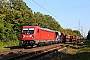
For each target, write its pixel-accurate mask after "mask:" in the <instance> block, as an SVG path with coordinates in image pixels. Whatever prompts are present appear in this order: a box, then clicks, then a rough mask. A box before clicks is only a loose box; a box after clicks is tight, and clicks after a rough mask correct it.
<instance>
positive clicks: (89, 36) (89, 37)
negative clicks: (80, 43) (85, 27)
mask: <svg viewBox="0 0 90 60" xmlns="http://www.w3.org/2000/svg"><path fill="white" fill-rule="evenodd" d="M87 39H88V40H90V30H89V31H88V35H87Z"/></svg>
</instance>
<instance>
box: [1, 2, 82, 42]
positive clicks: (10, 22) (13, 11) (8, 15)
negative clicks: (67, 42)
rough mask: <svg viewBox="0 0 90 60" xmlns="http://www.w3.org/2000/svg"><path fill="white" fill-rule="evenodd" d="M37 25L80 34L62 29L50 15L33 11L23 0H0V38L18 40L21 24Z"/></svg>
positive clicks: (78, 33)
mask: <svg viewBox="0 0 90 60" xmlns="http://www.w3.org/2000/svg"><path fill="white" fill-rule="evenodd" d="M25 25H30V26H32V25H35V26H36V25H38V26H40V27H43V28H48V29H51V30H56V31H60V32H65V33H66V34H70V35H75V36H81V34H80V32H79V31H78V30H72V29H64V28H63V27H61V25H60V24H59V23H58V22H57V21H56V20H55V19H54V18H53V17H52V16H50V15H44V14H42V13H40V12H33V10H32V9H31V8H29V7H28V6H27V5H26V3H25V2H23V0H0V40H2V41H8V40H19V36H20V32H21V28H22V26H25Z"/></svg>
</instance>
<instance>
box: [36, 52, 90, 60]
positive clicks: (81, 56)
mask: <svg viewBox="0 0 90 60" xmlns="http://www.w3.org/2000/svg"><path fill="white" fill-rule="evenodd" d="M35 60H90V52H83V53H77V54H74V55H72V54H66V53H61V52H57V53H53V54H48V55H46V56H44V57H40V58H38V59H35Z"/></svg>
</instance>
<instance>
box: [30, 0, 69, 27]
mask: <svg viewBox="0 0 90 60" xmlns="http://www.w3.org/2000/svg"><path fill="white" fill-rule="evenodd" d="M32 1H33V2H34V3H35V4H37V5H38V6H40V7H41V8H43V9H44V10H45V11H47V12H49V13H50V14H51V15H53V16H54V17H56V18H57V19H59V20H60V21H62V22H63V23H65V24H66V26H69V24H67V23H66V22H64V21H63V20H61V19H60V18H58V17H57V16H56V15H54V14H53V13H51V12H50V11H48V10H47V9H45V8H44V7H42V6H41V5H40V4H39V3H37V2H36V1H34V0H32ZM44 1H45V0H44ZM45 2H46V1H45ZM46 3H47V2H46ZM47 4H48V3H47ZM48 5H49V4H48ZM49 6H50V5H49ZM50 7H51V6H50ZM51 8H52V7H51ZM52 10H53V11H54V12H55V13H56V11H55V10H54V9H53V8H52ZM56 14H57V13H56Z"/></svg>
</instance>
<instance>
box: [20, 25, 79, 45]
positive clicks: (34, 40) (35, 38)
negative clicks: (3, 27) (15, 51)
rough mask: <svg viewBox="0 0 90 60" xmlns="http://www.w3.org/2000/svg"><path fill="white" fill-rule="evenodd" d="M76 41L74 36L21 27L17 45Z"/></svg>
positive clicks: (37, 28)
mask: <svg viewBox="0 0 90 60" xmlns="http://www.w3.org/2000/svg"><path fill="white" fill-rule="evenodd" d="M76 40H78V39H77V38H76V36H70V35H66V34H65V33H63V32H59V31H54V30H50V29H47V28H41V27H39V26H23V27H22V31H21V35H20V42H19V44H20V45H21V46H33V45H37V46H39V45H48V44H53V43H60V42H63V43H65V42H66V41H76Z"/></svg>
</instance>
